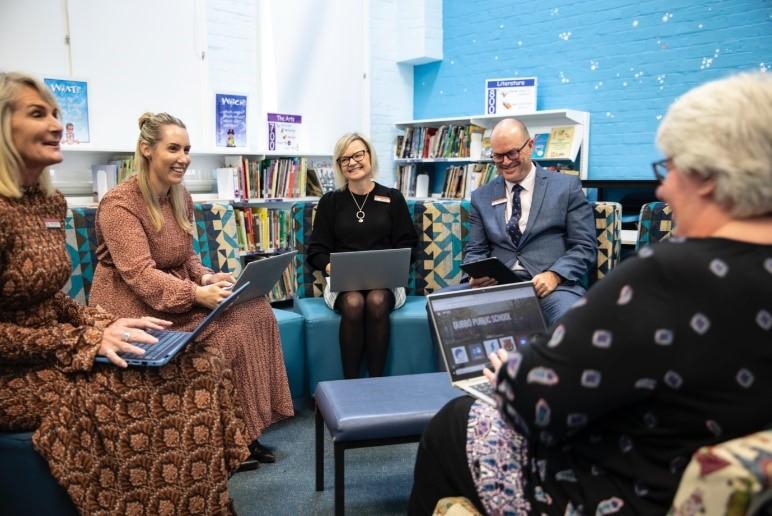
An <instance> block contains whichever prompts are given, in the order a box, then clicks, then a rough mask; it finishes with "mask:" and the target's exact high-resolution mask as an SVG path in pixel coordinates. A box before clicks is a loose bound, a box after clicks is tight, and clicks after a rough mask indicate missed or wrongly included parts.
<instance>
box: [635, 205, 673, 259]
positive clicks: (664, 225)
mask: <svg viewBox="0 0 772 516" xmlns="http://www.w3.org/2000/svg"><path fill="white" fill-rule="evenodd" d="M672 214H673V210H672V209H671V208H670V205H668V204H667V203H664V202H650V203H647V204H644V205H643V206H641V216H640V218H639V219H638V239H637V241H636V243H635V248H636V249H640V248H641V247H643V246H647V245H649V244H653V243H655V242H659V241H661V240H665V239H668V238H670V233H671V232H672V231H673V216H672Z"/></svg>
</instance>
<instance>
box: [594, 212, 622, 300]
mask: <svg viewBox="0 0 772 516" xmlns="http://www.w3.org/2000/svg"><path fill="white" fill-rule="evenodd" d="M592 205H593V213H594V214H595V236H596V238H597V244H598V261H597V264H596V267H595V269H594V270H590V285H592V284H593V283H595V282H596V281H598V280H599V279H602V278H603V277H604V276H605V275H606V274H608V273H609V272H610V271H611V269H613V268H614V267H616V266H617V264H619V260H620V259H621V254H622V237H621V235H622V205H621V204H619V203H618V202H594V203H592Z"/></svg>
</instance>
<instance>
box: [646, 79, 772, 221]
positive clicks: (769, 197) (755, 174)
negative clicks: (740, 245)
mask: <svg viewBox="0 0 772 516" xmlns="http://www.w3.org/2000/svg"><path fill="white" fill-rule="evenodd" d="M770 120H772V74H768V73H758V72H756V73H741V74H736V75H733V76H730V77H727V78H724V79H720V80H716V81H711V82H708V83H705V84H703V85H701V86H698V87H696V88H694V89H692V90H690V91H688V92H687V93H685V94H684V95H683V96H681V97H680V98H679V99H678V100H676V101H675V102H673V104H672V105H671V106H670V108H669V109H668V111H667V114H666V115H665V118H664V120H662V124H661V125H660V126H659V130H658V131H657V146H658V147H659V148H660V150H661V151H662V152H663V153H664V155H665V156H666V157H668V158H670V159H672V160H673V164H674V165H675V166H676V168H678V170H680V171H683V172H685V173H687V174H693V175H696V176H699V177H702V178H704V179H711V178H712V179H714V180H715V182H716V188H715V191H714V193H713V200H714V201H715V202H717V203H718V204H719V205H721V206H723V207H724V208H725V209H727V210H728V212H729V213H730V215H732V216H733V217H737V218H746V217H754V216H759V215H765V214H769V213H772V124H770Z"/></svg>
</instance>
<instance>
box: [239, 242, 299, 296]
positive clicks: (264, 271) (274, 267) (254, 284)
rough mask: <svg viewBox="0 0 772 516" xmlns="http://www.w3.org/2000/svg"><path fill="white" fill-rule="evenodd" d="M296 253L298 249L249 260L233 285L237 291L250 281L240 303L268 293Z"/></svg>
mask: <svg viewBox="0 0 772 516" xmlns="http://www.w3.org/2000/svg"><path fill="white" fill-rule="evenodd" d="M296 254H298V252H297V251H290V252H288V253H283V254H278V255H276V256H271V257H268V258H262V259H260V260H254V261H252V262H249V263H248V264H247V266H246V267H245V268H244V270H243V271H242V272H241V275H240V276H239V278H238V279H237V280H236V283H235V284H234V285H233V287H232V289H233V290H234V291H235V290H237V289H239V288H240V287H241V286H242V285H244V284H245V283H249V288H248V289H247V290H246V291H245V292H244V293H243V294H242V295H241V298H240V299H239V303H244V302H246V301H250V300H252V299H255V298H256V297H260V296H264V295H266V294H268V293H269V292H270V291H271V289H272V288H273V286H274V285H276V282H277V281H279V279H280V278H281V275H282V273H283V272H284V269H286V268H287V266H288V265H289V264H290V262H291V261H292V258H293V257H294V256H295V255H296Z"/></svg>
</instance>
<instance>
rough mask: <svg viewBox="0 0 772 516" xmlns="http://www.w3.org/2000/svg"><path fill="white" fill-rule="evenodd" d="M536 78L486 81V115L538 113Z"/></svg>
mask: <svg viewBox="0 0 772 516" xmlns="http://www.w3.org/2000/svg"><path fill="white" fill-rule="evenodd" d="M536 85H537V80H536V77H517V78H513V79H486V80H485V113H487V114H489V115H506V114H509V113H513V114H517V113H533V112H534V111H536Z"/></svg>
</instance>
